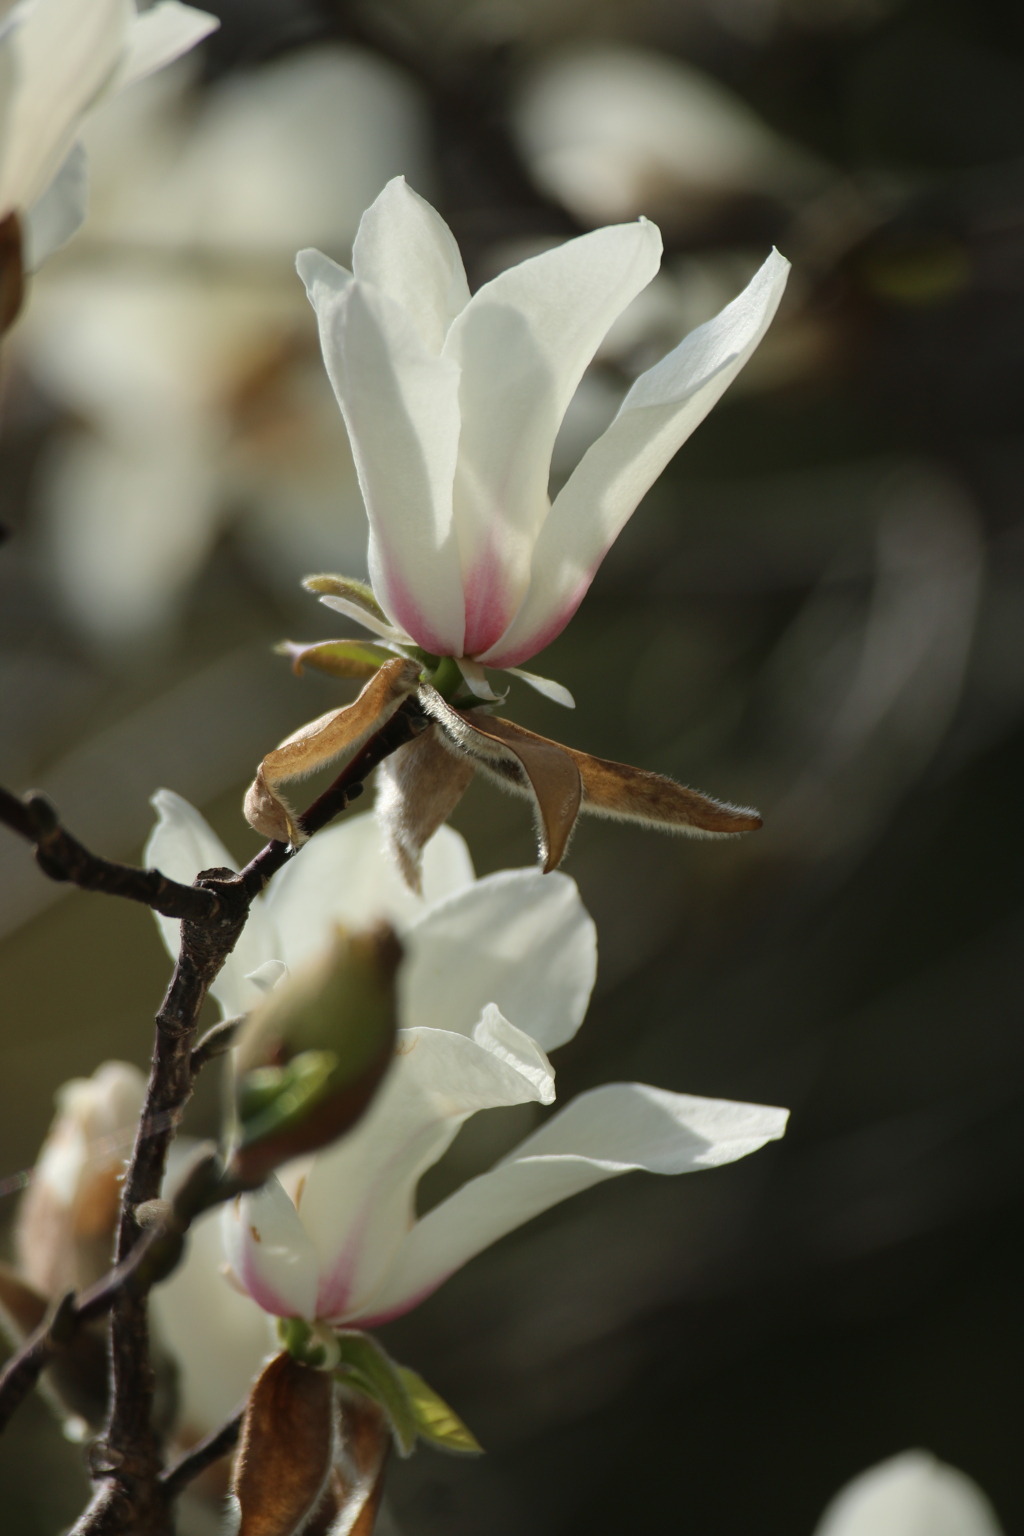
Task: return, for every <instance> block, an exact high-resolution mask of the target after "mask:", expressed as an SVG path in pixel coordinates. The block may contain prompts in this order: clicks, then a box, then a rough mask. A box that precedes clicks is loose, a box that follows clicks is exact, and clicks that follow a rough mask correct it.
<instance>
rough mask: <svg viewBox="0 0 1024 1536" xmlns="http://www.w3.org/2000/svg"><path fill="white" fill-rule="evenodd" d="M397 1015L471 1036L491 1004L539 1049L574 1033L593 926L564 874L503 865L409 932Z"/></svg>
mask: <svg viewBox="0 0 1024 1536" xmlns="http://www.w3.org/2000/svg"><path fill="white" fill-rule="evenodd" d="M406 946H407V948H406V961H405V964H404V965H403V967H402V970H401V972H400V980H399V986H400V989H401V990H400V996H401V999H402V1019H403V1022H404V1023H406V1024H409V1025H420V1026H425V1027H429V1028H432V1029H449V1030H455V1031H457V1032H458V1033H460V1034H464V1035H468V1034H471V1033H472V1032H473V1030H474V1028H475V1027H476V1024H477V1021H478V1020H479V1019H480V1017H481V1014H482V1013H483V1010H484V1008H485V1007H486V1005H487V1004H488V1003H496V1004H497V1006H498V1008H500V1010H501V1012H502V1013H503V1014H504V1016H505V1017H506V1018H507V1019H510V1020H511V1021H512V1023H513V1024H514V1025H515V1026H516V1027H517V1029H521V1030H523V1031H524V1032H525V1033H526V1034H528V1035H529V1036H531V1038H532V1039H534V1040H536V1042H537V1044H538V1045H540V1046H541V1048H542V1049H543V1050H545V1051H553V1050H554V1049H555V1048H556V1046H559V1045H564V1044H565V1042H566V1041H567V1040H571V1039H572V1037H573V1035H574V1034H575V1033H576V1031H577V1029H578V1028H579V1026H580V1024H581V1023H582V1022H583V1016H584V1014H585V1013H586V1011H587V1004H588V1002H589V1001H590V994H591V991H592V990H593V986H594V978H595V976H596V974H597V930H596V929H595V927H594V923H593V920H592V918H591V917H590V914H589V913H588V912H587V910H586V908H585V907H584V905H583V903H582V901H581V900H580V894H579V891H578V890H577V888H576V882H575V881H574V880H571V879H570V878H569V876H568V875H563V874H559V873H557V872H556V873H554V874H550V875H545V874H542V873H541V871H540V870H538V869H513V870H503V871H501V873H500V874H496V875H488V876H487V877H486V879H484V880H478V881H477V883H476V884H475V885H473V886H471V887H468V888H466V889H465V890H463V891H459V892H456V893H455V894H454V895H453V896H449V897H448V899H447V900H446V901H443V902H441V903H439V904H438V905H437V906H434V907H432V908H431V909H430V910H429V911H428V912H425V913H424V914H423V916H422V917H420V918H419V919H418V921H417V922H415V923H414V924H413V926H412V927H411V928H410V930H409V932H408V934H407V935H406Z"/></svg>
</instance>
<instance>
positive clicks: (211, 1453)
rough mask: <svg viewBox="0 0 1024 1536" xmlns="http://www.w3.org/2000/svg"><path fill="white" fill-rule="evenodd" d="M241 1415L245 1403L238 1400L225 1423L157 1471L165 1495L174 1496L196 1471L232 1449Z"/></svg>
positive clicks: (197, 1472) (211, 1464)
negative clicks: (171, 1463) (237, 1406)
mask: <svg viewBox="0 0 1024 1536" xmlns="http://www.w3.org/2000/svg"><path fill="white" fill-rule="evenodd" d="M244 1417H245V1403H242V1405H241V1406H240V1407H239V1408H236V1410H235V1412H234V1413H233V1414H232V1415H231V1417H230V1419H228V1421H227V1423H226V1424H222V1425H221V1427H220V1429H217V1430H214V1432H213V1434H212V1435H207V1436H206V1438H205V1440H200V1441H199V1443H198V1445H194V1446H193V1447H192V1449H191V1450H190V1451H188V1452H187V1453H186V1454H185V1455H184V1456H183V1457H182V1458H181V1460H180V1461H176V1462H175V1464H174V1466H173V1467H168V1469H167V1471H166V1472H164V1473H162V1474H161V1477H160V1482H161V1484H162V1485H163V1490H164V1494H165V1496H166V1497H167V1498H168V1499H174V1498H177V1496H178V1494H179V1493H181V1492H182V1491H183V1490H184V1489H185V1488H187V1487H188V1485H189V1483H190V1482H191V1481H192V1480H193V1478H196V1477H198V1476H199V1474H200V1472H205V1471H206V1469H207V1467H212V1466H213V1464H214V1462H215V1461H220V1458H221V1457H222V1456H226V1455H227V1454H228V1452H229V1451H233V1450H234V1448H235V1446H236V1445H237V1444H238V1436H239V1435H240V1433H241V1430H242V1420H243V1418H244Z"/></svg>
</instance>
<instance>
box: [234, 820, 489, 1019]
mask: <svg viewBox="0 0 1024 1536" xmlns="http://www.w3.org/2000/svg"><path fill="white" fill-rule="evenodd" d="M472 883H473V864H472V860H471V859H470V856H469V849H468V848H467V847H466V842H465V839H464V838H462V837H461V836H460V835H459V833H458V832H456V831H455V830H454V829H453V828H452V827H440V828H439V829H438V831H437V832H436V833H435V834H434V836H433V837H432V838H431V839H430V842H429V843H428V844H427V846H426V848H425V849H424V851H423V895H422V896H417V895H415V894H414V893H413V892H412V891H411V890H410V889H409V887H408V886H407V885H406V883H405V881H404V880H403V879H402V877H401V875H400V874H399V873H398V871H397V869H396V868H395V866H394V863H393V861H392V860H391V859H390V858H389V856H388V854H387V851H386V850H385V847H384V842H383V838H382V835H381V830H380V825H379V823H378V821H377V818H376V816H374V815H372V814H367V815H362V816H353V817H352V819H351V820H350V821H343V822H341V823H340V824H339V825H338V826H336V827H331V828H329V829H328V830H327V831H326V832H320V833H318V835H317V836H316V837H314V838H312V839H311V840H310V841H309V842H308V843H307V844H306V846H305V847H304V848H303V850H302V852H301V853H300V854H299V855H298V857H297V858H294V859H292V861H291V862H290V863H289V864H287V865H286V866H285V868H284V869H283V870H282V871H281V872H280V874H278V875H275V877H274V879H273V881H272V882H271V885H270V888H269V890H268V892H267V894H266V896H265V897H264V901H265V902H266V907H267V913H268V916H269V918H270V920H271V922H272V923H273V926H274V931H275V934H276V938H277V944H278V949H277V951H276V953H277V954H278V956H279V958H280V959H282V960H284V962H285V964H286V965H289V966H292V967H295V966H298V965H301V964H302V962H303V961H304V960H305V959H306V958H307V957H308V956H310V955H313V954H315V953H316V952H317V950H319V949H321V948H322V947H323V946H324V944H326V943H327V942H328V940H329V939H330V936H331V931H332V929H333V926H334V924H335V923H344V924H345V925H346V926H347V927H350V928H365V927H367V926H368V925H369V924H371V923H373V922H375V921H377V920H378V919H380V918H387V920H388V921H389V922H391V923H393V924H394V925H395V926H396V927H397V928H398V929H399V930H401V929H403V928H405V927H407V926H408V924H409V923H411V922H413V921H414V920H415V919H416V918H417V917H418V916H419V915H420V913H422V912H423V910H424V908H425V907H426V906H427V905H428V904H429V903H431V902H436V901H440V900H442V899H443V898H444V897H447V896H449V895H450V894H451V893H452V892H456V891H460V890H462V889H463V888H464V887H466V886H471V885H472ZM474 1022H475V1021H474Z"/></svg>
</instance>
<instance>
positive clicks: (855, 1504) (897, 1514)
mask: <svg viewBox="0 0 1024 1536" xmlns="http://www.w3.org/2000/svg"><path fill="white" fill-rule="evenodd" d="M815 1536H1002V1530H1001V1527H1000V1525H999V1521H998V1520H997V1519H996V1514H995V1511H994V1509H993V1508H992V1506H991V1504H990V1503H989V1501H988V1499H987V1498H986V1497H985V1495H984V1494H983V1493H982V1491H981V1489H980V1488H979V1487H978V1486H977V1484H976V1483H973V1482H972V1481H971V1479H970V1478H969V1477H965V1476H964V1474H963V1473H962V1472H958V1471H957V1469H956V1468H955V1467H948V1466H945V1465H944V1464H943V1463H942V1462H941V1461H938V1460H937V1459H936V1458H935V1457H934V1456H930V1455H929V1454H928V1452H927V1451H905V1452H904V1453H903V1455H902V1456H894V1457H892V1459H891V1460H890V1461H883V1462H882V1463H881V1464H880V1465H879V1466H877V1467H872V1468H871V1469H870V1470H869V1471H867V1472H863V1473H861V1475H860V1477H855V1478H854V1479H853V1481H852V1482H851V1483H847V1485H846V1487H845V1488H843V1489H842V1490H841V1491H840V1492H839V1493H838V1494H837V1495H836V1497H835V1498H834V1499H833V1500H832V1502H831V1504H830V1505H829V1506H828V1508H827V1509H826V1511H825V1513H824V1515H823V1516H822V1518H821V1523H820V1524H819V1525H818V1526H817V1527H816V1529H815Z"/></svg>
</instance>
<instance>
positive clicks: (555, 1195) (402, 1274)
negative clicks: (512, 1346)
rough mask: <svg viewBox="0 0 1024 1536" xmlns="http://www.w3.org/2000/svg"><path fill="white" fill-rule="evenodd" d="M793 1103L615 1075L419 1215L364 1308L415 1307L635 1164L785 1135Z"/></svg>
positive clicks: (693, 1166)
mask: <svg viewBox="0 0 1024 1536" xmlns="http://www.w3.org/2000/svg"><path fill="white" fill-rule="evenodd" d="M785 1125H786V1111H785V1110H782V1109H771V1108H768V1107H766V1106H764V1105H761V1104H733V1103H730V1102H728V1101H726V1100H721V1099H699V1098H693V1097H691V1096H690V1095H689V1094H680V1093H668V1092H666V1091H665V1090H664V1089H661V1088H650V1087H648V1086H647V1085H646V1084H644V1083H609V1084H607V1085H606V1086H604V1087H603V1088H595V1089H593V1090H592V1092H590V1093H584V1094H581V1095H580V1096H579V1098H577V1099H574V1100H573V1102H572V1103H571V1104H570V1105H568V1107H567V1108H566V1109H563V1110H562V1111H561V1112H560V1113H559V1114H557V1115H553V1116H552V1118H551V1119H550V1120H548V1121H547V1123H546V1124H545V1125H543V1126H542V1127H541V1129H540V1130H539V1131H536V1132H535V1133H534V1134H533V1135H532V1136H528V1137H527V1139H526V1140H525V1141H524V1142H522V1143H521V1145H520V1146H519V1147H517V1149H516V1150H515V1152H513V1153H511V1154H510V1156H508V1157H507V1158H505V1159H504V1160H503V1161H502V1162H500V1163H498V1164H497V1165H496V1166H495V1167H494V1168H492V1169H491V1170H490V1172H489V1173H485V1174H482V1175H481V1176H480V1177H479V1178H476V1179H471V1180H470V1181H469V1183H468V1184H465V1185H463V1187H462V1188H461V1189H460V1190H457V1191H456V1193H455V1194H454V1195H451V1196H449V1198H448V1199H447V1200H444V1201H442V1202H441V1204H440V1205H438V1206H435V1207H434V1209H433V1210H432V1211H430V1212H428V1214H427V1215H426V1216H424V1217H423V1219H422V1220H421V1221H418V1222H417V1223H416V1225H415V1227H414V1228H413V1229H412V1231H411V1232H410V1233H409V1236H408V1237H407V1238H406V1240H405V1242H404V1243H403V1245H402V1248H401V1250H400V1251H399V1253H398V1255H397V1256H396V1259H395V1262H394V1265H393V1268H392V1271H391V1275H390V1277H389V1278H388V1280H387V1282H386V1284H385V1285H384V1286H382V1288H381V1289H380V1291H378V1292H377V1293H376V1294H375V1295H374V1296H372V1297H371V1298H370V1299H369V1302H368V1304H367V1306H366V1308H365V1310H364V1314H363V1319H362V1320H363V1321H365V1322H372V1321H383V1320H384V1319H385V1318H387V1317H389V1316H395V1315H397V1314H398V1313H400V1312H403V1311H406V1310H407V1309H408V1308H409V1307H411V1306H414V1305H415V1304H416V1303H417V1302H418V1301H420V1300H422V1299H423V1298H424V1297H425V1296H427V1295H429V1294H430V1292H431V1291H433V1290H436V1288H437V1287H438V1286H439V1285H440V1284H441V1283H442V1281H444V1280H446V1279H447V1278H448V1276H449V1275H451V1274H453V1273H454V1271H455V1270H457V1269H459V1268H460V1267H461V1266H462V1265H463V1264H465V1263H466V1261H467V1260H468V1259H471V1258H472V1257H473V1256H474V1254H477V1253H479V1252H480V1251H481V1249H483V1248H486V1247H488V1246H489V1245H490V1244H491V1243H493V1242H495V1241H496V1240H497V1239H498V1238H499V1237H503V1236H504V1234H505V1233H506V1232H511V1231H512V1230H513V1228H515V1227H518V1226H521V1225H522V1224H523V1222H525V1221H529V1220H530V1218H531V1217H533V1216H537V1215H539V1214H540V1212H541V1211H546V1210H547V1209H548V1208H549V1207H550V1206H552V1205H557V1204H558V1202H559V1201H560V1200H565V1199H567V1198H568V1197H569V1196H570V1195H574V1194H577V1193H579V1191H580V1190H583V1189H589V1188H590V1186H591V1185H592V1184H598V1183H600V1182H601V1181H602V1180H604V1179H611V1178H615V1177H616V1176H617V1175H618V1174H621V1173H629V1172H631V1171H632V1170H635V1169H645V1170H647V1171H648V1172H649V1173H666V1174H668V1173H692V1172H696V1171H698V1170H700V1169H702V1168H715V1167H718V1166H719V1165H720V1164H722V1163H731V1162H735V1160H736V1159H737V1158H740V1157H746V1155H747V1154H748V1153H750V1152H756V1151H757V1149H758V1148H759V1147H762V1146H764V1144H765V1142H766V1141H771V1140H774V1139H776V1138H777V1137H779V1136H781V1135H782V1133H783V1131H784V1129H785Z"/></svg>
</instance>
